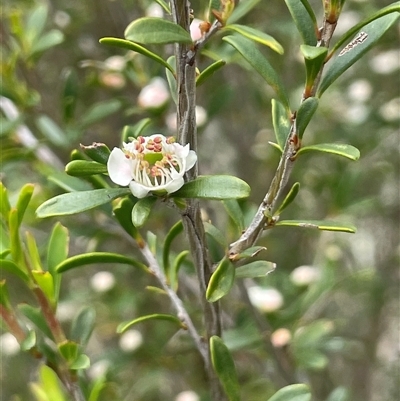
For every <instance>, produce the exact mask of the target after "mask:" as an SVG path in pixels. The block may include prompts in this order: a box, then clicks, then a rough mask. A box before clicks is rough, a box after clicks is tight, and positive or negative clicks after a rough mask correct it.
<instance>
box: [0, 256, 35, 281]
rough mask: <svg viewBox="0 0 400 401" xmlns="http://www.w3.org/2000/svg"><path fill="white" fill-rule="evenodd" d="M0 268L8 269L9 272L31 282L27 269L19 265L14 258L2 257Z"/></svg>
mask: <svg viewBox="0 0 400 401" xmlns="http://www.w3.org/2000/svg"><path fill="white" fill-rule="evenodd" d="M0 270H6V271H8V272H9V273H11V274H14V275H16V276H17V277H19V278H20V279H21V280H23V281H24V282H25V283H29V277H28V275H27V274H26V273H25V271H24V270H23V269H22V268H21V267H19V266H18V265H17V264H16V263H14V262H13V261H12V260H8V259H0Z"/></svg>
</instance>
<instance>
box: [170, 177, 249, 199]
mask: <svg viewBox="0 0 400 401" xmlns="http://www.w3.org/2000/svg"><path fill="white" fill-rule="evenodd" d="M249 195H250V187H249V185H248V184H247V183H246V182H244V181H243V180H241V179H240V178H237V177H233V176H230V175H203V176H199V177H197V178H196V179H195V180H193V181H190V182H188V183H186V184H185V185H184V186H183V187H182V188H181V189H179V190H178V191H176V192H174V193H172V194H170V196H171V197H177V198H201V199H218V200H223V199H241V198H247V197H248V196H249Z"/></svg>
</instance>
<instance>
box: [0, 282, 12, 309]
mask: <svg viewBox="0 0 400 401" xmlns="http://www.w3.org/2000/svg"><path fill="white" fill-rule="evenodd" d="M0 305H2V306H3V307H4V309H6V310H8V311H10V310H11V308H12V306H11V302H10V295H9V293H8V288H7V282H6V280H0ZM5 313H8V312H5Z"/></svg>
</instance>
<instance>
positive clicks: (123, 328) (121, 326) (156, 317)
mask: <svg viewBox="0 0 400 401" xmlns="http://www.w3.org/2000/svg"><path fill="white" fill-rule="evenodd" d="M147 320H166V321H169V322H171V323H174V324H176V325H178V327H179V328H180V329H184V328H186V326H185V325H184V324H183V323H182V322H181V321H180V320H179V319H178V318H177V317H176V316H173V315H165V314H162V313H155V314H153V315H146V316H141V317H138V318H137V319H133V320H131V321H128V322H122V323H120V324H119V325H118V327H117V333H119V334H121V333H123V332H124V331H126V330H128V329H129V328H130V327H131V326H133V325H134V324H138V323H142V322H145V321H147Z"/></svg>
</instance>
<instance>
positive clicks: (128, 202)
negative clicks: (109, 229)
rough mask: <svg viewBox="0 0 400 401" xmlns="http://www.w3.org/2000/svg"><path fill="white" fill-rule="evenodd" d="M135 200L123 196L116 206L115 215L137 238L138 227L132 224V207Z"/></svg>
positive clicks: (122, 225) (128, 231)
mask: <svg viewBox="0 0 400 401" xmlns="http://www.w3.org/2000/svg"><path fill="white" fill-rule="evenodd" d="M134 204H135V202H134V201H133V200H132V199H130V198H123V199H120V200H119V201H118V203H117V204H116V205H115V206H114V208H113V212H114V216H115V217H116V219H117V220H118V222H119V224H121V227H122V228H123V229H124V230H125V231H126V232H127V233H128V234H129V235H130V236H131V237H132V238H135V237H136V235H137V232H138V231H137V229H136V227H135V226H134V225H133V224H132V218H131V216H132V209H133V206H134Z"/></svg>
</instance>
